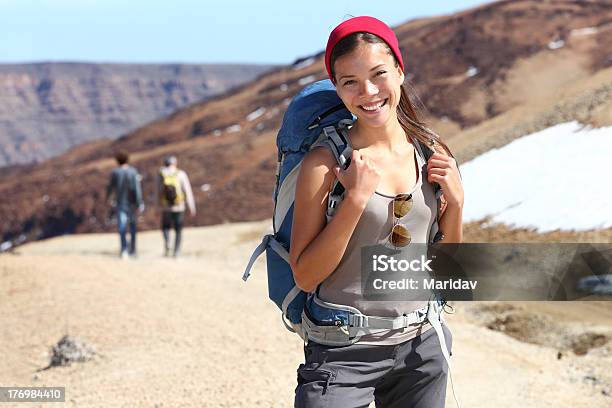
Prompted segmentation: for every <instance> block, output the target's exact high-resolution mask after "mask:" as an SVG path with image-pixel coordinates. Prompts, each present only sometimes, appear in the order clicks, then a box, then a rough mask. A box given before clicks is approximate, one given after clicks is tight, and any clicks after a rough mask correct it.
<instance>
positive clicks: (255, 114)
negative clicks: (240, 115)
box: [246, 107, 266, 122]
mask: <svg viewBox="0 0 612 408" xmlns="http://www.w3.org/2000/svg"><path fill="white" fill-rule="evenodd" d="M265 112H266V108H264V107H261V108H257V109H256V110H254V111H253V112H251V113H249V114H248V115H247V117H246V119H247V120H248V121H249V122H252V121H254V120H255V119H257V118H258V117H260V116H261V115H263V114H264V113H265Z"/></svg>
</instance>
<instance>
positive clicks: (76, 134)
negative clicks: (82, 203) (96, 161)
mask: <svg viewBox="0 0 612 408" xmlns="http://www.w3.org/2000/svg"><path fill="white" fill-rule="evenodd" d="M270 68H271V66H269V65H248V64H244V65H240V64H203V65H189V64H95V63H83V62H40V63H31V64H2V65H0V95H2V104H0V167H2V166H5V165H8V164H18V163H29V162H35V161H42V160H45V159H48V158H50V157H52V156H55V155H57V154H60V153H63V152H65V151H66V150H67V149H69V148H70V147H72V146H75V145H78V144H81V143H84V142H87V141H91V140H96V139H100V138H108V139H114V138H117V137H119V136H120V135H122V134H124V133H126V132H128V131H131V130H133V129H135V128H137V127H139V126H142V125H143V124H145V123H147V122H150V121H152V120H154V119H157V118H160V117H163V116H165V115H168V114H169V113H172V112H174V111H175V110H177V109H180V108H181V107H184V106H186V105H189V104H192V103H194V102H200V101H202V100H205V99H207V98H209V97H211V96H213V95H218V94H220V93H223V92H226V91H227V90H228V89H231V88H232V87H234V86H236V85H239V84H242V83H246V82H249V81H251V80H253V79H254V78H255V77H257V75H260V74H261V73H263V72H265V71H267V70H269V69H270Z"/></svg>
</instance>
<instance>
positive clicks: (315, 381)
mask: <svg viewBox="0 0 612 408" xmlns="http://www.w3.org/2000/svg"><path fill="white" fill-rule="evenodd" d="M325 65H326V68H327V72H328V74H329V77H330V79H331V81H332V83H333V84H334V85H335V87H336V92H337V95H338V96H339V97H340V99H341V100H342V102H343V103H344V105H345V106H346V108H348V110H349V111H350V113H352V115H354V116H355V117H356V118H357V119H356V121H354V122H353V124H352V125H350V126H347V135H348V143H350V146H351V147H352V149H353V150H352V154H351V155H350V157H348V158H345V159H349V160H348V161H350V164H349V165H348V167H346V168H342V166H340V165H339V164H338V162H339V160H338V158H337V157H336V156H335V155H334V154H333V152H332V151H331V149H329V148H325V147H324V148H313V149H312V150H310V151H309V152H308V153H307V154H306V155H305V156H304V159H303V162H302V164H301V168H300V171H299V176H298V177H297V186H296V189H295V204H294V210H293V227H292V232H291V245H290V252H289V261H290V265H291V268H292V270H293V276H294V279H295V282H296V284H297V286H298V287H299V288H300V289H302V290H303V291H304V292H307V293H310V294H314V298H315V299H314V302H312V301H311V302H309V303H308V305H309V306H308V307H307V310H306V316H307V318H308V317H310V320H309V321H308V322H305V323H308V324H310V325H311V326H312V327H315V326H317V325H319V326H318V327H319V328H320V327H323V326H324V325H325V323H324V322H323V321H322V320H319V319H317V318H316V314H317V313H316V311H313V310H312V308H313V307H314V308H317V307H326V306H328V307H332V308H333V307H334V306H335V307H338V308H339V309H344V310H350V311H352V312H351V313H355V314H359V315H364V316H367V319H361V320H367V321H369V324H370V328H372V327H374V328H377V329H379V330H370V331H369V332H367V333H366V334H364V335H362V336H360V337H359V338H358V339H357V341H354V340H353V341H351V342H347V344H342V343H341V342H339V341H333V340H330V341H326V339H333V333H332V332H331V330H335V329H336V328H335V327H334V325H329V326H328V328H326V329H325V330H326V331H325V333H326V334H325V336H319V337H317V335H315V334H311V333H309V331H308V330H306V333H308V334H307V335H306V338H305V340H306V341H307V344H306V345H305V360H306V361H305V363H304V364H302V365H300V367H299V368H298V385H297V388H296V395H295V406H296V407H342V408H349V407H367V406H368V405H369V404H370V402H372V401H373V400H375V401H376V406H377V407H395V408H399V407H412V408H436V407H443V406H444V404H445V395H446V382H447V374H448V362H447V361H448V360H447V359H445V357H447V356H448V353H450V348H451V333H450V331H449V330H448V328H447V327H446V326H445V325H444V324H442V325H441V324H440V318H439V315H440V313H441V312H440V308H439V307H438V308H436V310H435V313H434V312H431V311H430V310H429V309H431V308H432V307H433V306H432V304H433V305H438V306H442V307H443V303H442V302H433V303H432V302H428V301H421V302H419V301H396V302H392V301H385V302H379V301H374V300H368V299H366V298H365V297H364V295H363V293H362V286H361V284H362V282H361V248H362V247H364V246H368V245H376V244H381V243H384V242H383V241H388V242H390V243H391V244H393V246H394V247H404V246H406V245H409V244H410V243H432V242H434V241H437V240H440V239H442V240H443V241H442V242H446V243H458V242H461V240H462V224H461V214H462V207H463V188H462V185H461V181H460V176H459V172H458V169H457V165H456V162H455V160H454V159H453V158H452V156H451V155H450V152H449V150H448V148H447V147H446V146H445V145H444V144H443V143H442V142H441V141H440V140H439V138H438V137H437V135H435V134H434V133H433V132H431V131H430V130H429V129H427V128H426V127H425V126H424V125H423V124H422V122H420V120H419V119H418V118H417V115H416V113H415V110H414V108H413V106H412V103H411V102H410V100H409V98H408V96H407V93H406V91H405V90H404V87H403V85H402V84H403V82H404V62H403V59H402V55H401V53H400V50H399V45H398V40H397V38H396V36H395V34H394V33H393V31H392V30H391V29H390V28H389V27H388V26H387V25H386V24H385V23H383V22H381V21H379V20H377V19H375V18H372V17H355V18H352V19H350V20H347V21H345V22H343V23H342V24H340V25H339V26H337V27H336V28H335V29H334V30H333V31H332V33H331V34H330V36H329V40H328V43H327V48H326V51H325ZM427 149H431V150H430V151H429V152H425V150H427ZM337 182H339V183H340V184H341V186H342V187H343V188H344V194H343V196H342V197H343V199H342V202H341V203H340V204H339V206H338V207H337V208H335V209H334V213H333V217H331V218H329V217H326V215H329V211H328V209H329V206H328V202H329V196H330V194H332V193H333V190H334V188H335V186H337V185H338V183H337ZM436 183H437V184H438V185H439V187H441V191H442V194H443V199H442V200H441V202H443V208H442V209H440V208H437V206H438V204H439V203H438V202H437V200H436V198H437V197H436V192H435V190H434V185H435V184H436ZM436 222H437V226H439V230H440V232H441V231H443V232H444V234H441V233H438V234H435V235H436V239H435V240H432V239H430V236H431V232H432V228H433V225H434V223H436ZM381 237H382V238H381ZM441 303H442V304H441ZM339 305H342V306H339ZM398 322H400V323H401V322H403V324H400V323H398ZM353 326H355V325H352V326H351V327H353ZM440 326H442V327H441V328H440V330H438V329H437V328H436V327H440ZM362 327H365V326H363V325H362ZM313 330H314V329H313ZM338 330H340V328H338ZM321 332H322V331H321ZM312 333H314V331H313V332H312ZM440 336H442V338H440ZM445 349H446V350H445Z"/></svg>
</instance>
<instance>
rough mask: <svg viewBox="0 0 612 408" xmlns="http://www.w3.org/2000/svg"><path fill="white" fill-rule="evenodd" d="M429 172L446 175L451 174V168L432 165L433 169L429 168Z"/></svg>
mask: <svg viewBox="0 0 612 408" xmlns="http://www.w3.org/2000/svg"><path fill="white" fill-rule="evenodd" d="M429 174H437V175H440V176H446V175H447V174H450V170H449V169H447V168H441V167H432V168H431V169H429Z"/></svg>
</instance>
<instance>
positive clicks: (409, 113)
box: [330, 32, 451, 155]
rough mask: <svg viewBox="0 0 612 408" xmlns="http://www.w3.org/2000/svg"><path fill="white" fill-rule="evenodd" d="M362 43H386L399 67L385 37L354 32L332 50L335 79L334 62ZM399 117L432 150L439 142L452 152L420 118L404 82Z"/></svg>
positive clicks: (448, 151) (403, 126)
mask: <svg viewBox="0 0 612 408" xmlns="http://www.w3.org/2000/svg"><path fill="white" fill-rule="evenodd" d="M362 43H367V44H384V46H385V47H386V48H387V52H388V53H389V55H391V56H393V59H394V60H395V66H396V67H399V62H398V61H397V58H396V57H395V54H393V51H391V48H389V46H388V45H387V43H386V42H385V41H384V40H383V39H381V38H380V37H378V36H376V35H374V34H370V33H365V32H359V33H353V34H351V35H347V36H346V37H344V38H343V39H342V40H340V41H338V43H337V44H336V46H335V47H334V49H333V50H332V53H331V56H330V69H331V73H332V77H333V78H334V81H335V76H336V73H335V70H334V63H335V62H336V60H337V59H338V58H340V57H342V56H344V55H346V54H349V53H351V52H353V51H354V50H355V49H356V48H357V47H358V46H359V45H360V44H362ZM397 119H398V121H399V123H400V125H401V127H402V128H403V129H404V131H405V132H406V134H408V135H412V136H414V137H416V138H417V139H418V140H419V141H421V142H422V143H425V144H426V145H427V146H429V147H430V148H431V149H432V150H433V149H434V145H435V144H438V145H440V146H442V147H443V148H444V150H445V151H446V153H447V154H449V155H450V154H451V153H450V150H449V148H448V147H447V146H446V144H445V143H444V142H442V140H440V136H438V135H437V134H436V133H435V132H434V131H433V130H431V129H429V128H428V127H427V126H426V125H425V123H424V122H422V121H421V120H420V119H419V116H418V114H417V111H416V109H415V107H414V105H413V103H412V102H411V100H410V97H409V94H408V92H407V91H406V88H405V87H404V85H403V84H402V85H401V94H400V101H399V104H398V105H397Z"/></svg>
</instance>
